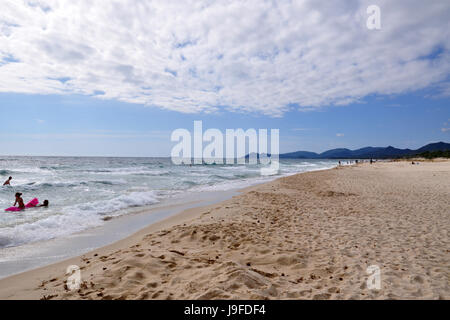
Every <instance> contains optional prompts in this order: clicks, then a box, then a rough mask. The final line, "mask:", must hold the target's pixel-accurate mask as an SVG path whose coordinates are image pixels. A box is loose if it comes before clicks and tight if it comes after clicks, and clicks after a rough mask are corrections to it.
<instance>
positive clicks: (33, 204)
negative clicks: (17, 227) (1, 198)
mask: <svg viewBox="0 0 450 320" xmlns="http://www.w3.org/2000/svg"><path fill="white" fill-rule="evenodd" d="M38 203H39V200H38V198H34V199H32V200H30V201H29V202H28V203H27V204H26V205H25V208H27V209H28V208H33V207H36V206H37V205H38ZM22 210H23V209H20V208H18V207H11V208H8V209H5V211H22Z"/></svg>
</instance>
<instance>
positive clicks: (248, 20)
mask: <svg viewBox="0 0 450 320" xmlns="http://www.w3.org/2000/svg"><path fill="white" fill-rule="evenodd" d="M370 5H377V6H378V7H379V8H380V29H369V28H368V27H367V20H368V19H369V18H370V16H371V14H372V13H371V12H369V13H368V12H367V8H368V7H369V6H370ZM0 119H1V123H0V155H64V156H70V155H85V156H169V155H170V150H171V148H172V147H173V146H174V145H175V143H174V142H171V141H170V135H171V133H172V131H173V130H175V129H177V128H185V129H188V130H189V131H191V132H192V131H193V121H194V120H202V121H203V127H204V129H208V128H218V129H220V130H223V132H225V129H236V128H243V129H249V128H255V129H264V128H266V129H279V130H280V152H282V153H283V152H290V151H297V150H308V151H315V152H322V151H325V150H328V149H332V148H340V147H346V148H350V149H356V148H360V147H365V146H388V145H392V146H395V147H399V148H412V149H414V148H418V147H421V146H423V145H425V144H427V143H430V142H436V141H445V142H450V3H449V2H448V1H447V0H442V1H440V0H435V1H428V2H426V1H415V0H408V1H406V0H405V1H402V0H398V1H387V0H386V1H376V0H370V1H353V0H348V1H339V2H335V1H317V0H315V1H261V0H258V1H256V0H255V1H182V0H180V1H131V0H122V1H108V2H103V1H102V2H100V1H95V2H93V1H56V0H49V1H31V0H29V1H25V0H0Z"/></svg>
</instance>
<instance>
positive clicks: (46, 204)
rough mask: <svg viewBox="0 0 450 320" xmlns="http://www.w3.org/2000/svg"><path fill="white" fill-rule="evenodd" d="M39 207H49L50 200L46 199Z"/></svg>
mask: <svg viewBox="0 0 450 320" xmlns="http://www.w3.org/2000/svg"><path fill="white" fill-rule="evenodd" d="M38 207H48V200H44V203H43V204H40V205H38Z"/></svg>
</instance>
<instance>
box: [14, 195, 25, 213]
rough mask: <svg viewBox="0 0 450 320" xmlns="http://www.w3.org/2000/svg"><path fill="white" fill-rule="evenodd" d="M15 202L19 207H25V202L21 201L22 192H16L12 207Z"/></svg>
mask: <svg viewBox="0 0 450 320" xmlns="http://www.w3.org/2000/svg"><path fill="white" fill-rule="evenodd" d="M16 204H18V205H19V208H20V209H25V204H24V203H23V199H22V194H21V193H20V192H17V193H16V201H15V202H14V207H15V206H16Z"/></svg>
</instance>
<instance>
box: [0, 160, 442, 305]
mask: <svg viewBox="0 0 450 320" xmlns="http://www.w3.org/2000/svg"><path fill="white" fill-rule="evenodd" d="M449 218H450V162H449V161H442V162H422V163H420V164H419V165H411V163H410V162H383V163H381V162H380V163H374V164H372V165H370V164H367V163H365V164H360V165H358V166H349V167H339V168H336V169H330V170H323V171H316V172H307V173H302V174H297V175H293V176H289V177H285V178H280V179H278V180H275V181H273V182H269V183H266V184H262V185H258V186H255V187H251V188H248V189H245V190H244V191H243V192H242V193H241V194H240V195H238V196H235V197H233V198H232V199H230V200H227V201H224V202H221V203H219V204H215V205H211V206H208V207H202V208H194V209H189V210H186V211H183V212H182V213H180V214H178V215H176V216H173V217H171V218H169V219H166V220H164V221H161V222H158V223H156V224H152V225H151V226H149V227H147V228H145V229H143V230H141V231H139V232H138V233H136V234H134V235H132V236H131V237H128V238H126V239H124V240H121V241H119V242H117V243H114V244H112V245H110V246H107V247H104V248H101V249H98V250H95V251H93V252H90V253H88V254H85V255H83V256H81V257H77V258H73V259H70V260H67V261H63V262H60V263H57V264H54V265H51V266H48V267H44V268H40V269H36V270H32V271H29V272H25V273H22V274H19V275H16V276H11V277H8V278H5V279H3V280H0V298H1V299H449V298H450V286H449V283H450V279H449V277H450V238H449V231H450V219H449ZM69 265H78V266H79V267H80V269H81V279H82V283H81V287H80V289H79V290H69V288H68V287H67V284H66V281H67V277H68V275H66V274H65V272H66V268H67V267H68V266H69ZM371 265H376V266H378V267H379V270H380V276H381V288H380V289H369V288H367V285H366V281H367V279H368V277H369V274H368V273H367V271H366V270H367V268H368V267H369V266H371Z"/></svg>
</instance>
